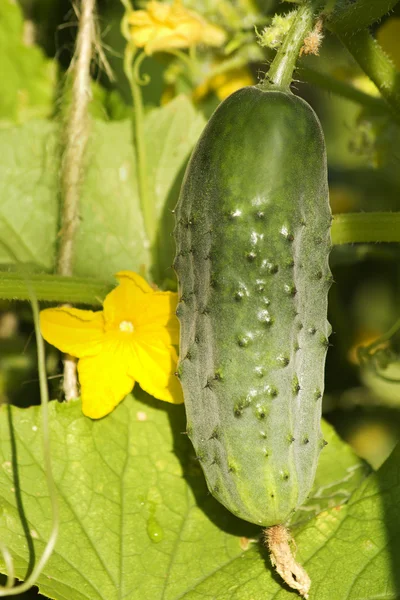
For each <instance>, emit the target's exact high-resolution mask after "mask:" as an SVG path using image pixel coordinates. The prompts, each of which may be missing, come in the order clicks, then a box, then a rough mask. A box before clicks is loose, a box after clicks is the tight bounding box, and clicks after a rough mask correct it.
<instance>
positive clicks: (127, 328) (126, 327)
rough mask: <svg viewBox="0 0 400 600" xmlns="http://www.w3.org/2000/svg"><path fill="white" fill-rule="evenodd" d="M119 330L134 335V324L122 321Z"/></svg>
mask: <svg viewBox="0 0 400 600" xmlns="http://www.w3.org/2000/svg"><path fill="white" fill-rule="evenodd" d="M119 328H120V330H121V331H127V332H128V333H132V331H134V330H135V328H134V326H133V324H132V323H131V322H130V321H121V323H120V324H119Z"/></svg>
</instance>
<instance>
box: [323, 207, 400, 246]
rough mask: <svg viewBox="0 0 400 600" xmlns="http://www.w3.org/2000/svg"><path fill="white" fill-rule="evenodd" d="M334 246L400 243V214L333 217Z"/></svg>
mask: <svg viewBox="0 0 400 600" xmlns="http://www.w3.org/2000/svg"><path fill="white" fill-rule="evenodd" d="M331 235H332V243H333V244H334V245H336V246H337V245H340V244H353V243H374V242H400V212H394V213H391V212H368V213H345V214H337V215H334V217H333V223H332V231H331Z"/></svg>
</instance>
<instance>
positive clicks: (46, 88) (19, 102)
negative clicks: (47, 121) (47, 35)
mask: <svg viewBox="0 0 400 600" xmlns="http://www.w3.org/2000/svg"><path fill="white" fill-rule="evenodd" d="M27 34H28V30H27V24H26V23H25V28H24V21H23V16H22V11H21V8H20V7H19V6H18V4H17V2H15V1H13V0H2V2H1V3H0V56H1V60H2V67H1V78H0V123H1V121H2V120H3V121H6V122H7V121H14V122H17V123H21V122H23V121H26V120H27V119H32V118H42V117H47V116H49V115H50V114H51V112H52V110H53V100H54V93H55V86H56V75H57V72H56V64H55V62H54V61H52V60H49V59H47V58H46V57H45V54H44V52H43V51H42V50H41V49H40V48H39V47H37V46H35V45H34V44H33V42H31V41H30V40H29V39H27V38H28V37H29V35H27ZM24 38H25V39H24Z"/></svg>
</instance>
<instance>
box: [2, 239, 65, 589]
mask: <svg viewBox="0 0 400 600" xmlns="http://www.w3.org/2000/svg"><path fill="white" fill-rule="evenodd" d="M0 243H1V244H2V245H3V246H4V247H5V248H6V249H7V251H8V252H9V253H10V255H11V256H12V257H13V258H14V260H15V262H19V261H18V259H17V257H16V256H15V255H14V253H13V252H12V251H11V249H10V248H8V247H7V246H6V245H5V244H4V243H3V242H0ZM22 277H23V278H24V280H25V284H26V287H27V289H28V293H29V298H30V302H31V306H32V313H33V321H34V326H35V334H36V346H37V354H38V372H39V383H40V404H41V409H42V410H41V413H42V432H43V441H42V446H43V457H44V471H45V474H46V483H47V489H48V492H49V497H50V504H51V521H52V525H51V532H50V536H49V539H48V541H47V543H46V546H45V549H44V551H43V554H42V556H41V557H40V560H39V561H38V562H37V564H36V565H35V567H34V569H33V570H32V573H31V574H30V575H29V577H28V578H27V579H26V580H25V581H24V582H23V583H22V584H21V585H18V586H17V587H12V586H13V585H14V583H15V575H14V572H15V569H14V563H13V559H12V556H11V554H10V552H9V550H8V548H7V547H6V546H5V545H4V544H3V543H1V542H0V552H1V554H2V557H3V560H4V563H5V565H6V568H7V571H8V575H7V581H6V584H5V586H0V597H4V596H16V595H18V594H21V593H22V592H26V591H27V590H29V589H30V588H31V587H32V586H33V585H35V584H36V582H37V580H38V578H39V576H40V574H41V573H42V571H43V569H44V566H45V564H46V563H47V561H48V560H49V558H50V556H51V554H52V553H53V550H54V547H55V545H56V541H57V537H58V530H59V524H60V518H59V512H58V502H57V492H56V487H55V483H54V479H53V474H52V468H51V458H50V433H49V414H48V403H49V392H48V388H47V374H46V360H45V351H44V342H43V338H42V335H41V333H40V325H39V304H38V301H37V299H36V296H35V293H34V291H33V289H32V286H31V284H30V282H29V280H28V278H27V277H26V276H25V275H24V274H23V273H22Z"/></svg>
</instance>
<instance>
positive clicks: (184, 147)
mask: <svg viewBox="0 0 400 600" xmlns="http://www.w3.org/2000/svg"><path fill="white" fill-rule="evenodd" d="M204 125H205V120H204V117H203V116H202V115H201V114H200V113H199V112H197V111H196V110H195V108H194V106H193V104H192V103H191V102H190V100H189V99H188V97H187V96H184V95H181V96H178V97H177V98H175V99H174V100H172V101H171V102H169V103H168V104H166V105H165V106H163V107H161V108H156V109H154V110H152V111H151V112H150V113H149V114H148V115H147V116H146V119H145V136H146V152H147V161H148V180H149V184H150V189H151V191H152V196H153V202H154V207H155V214H156V218H157V221H158V222H159V227H158V235H157V240H156V243H155V246H156V247H155V255H156V265H157V268H156V269H155V273H154V274H155V278H156V279H157V280H159V281H162V280H163V279H166V278H169V279H171V278H172V279H173V278H174V275H173V274H172V271H171V264H172V261H173V258H174V255H175V244H174V241H173V238H172V231H173V228H174V217H173V213H172V211H173V210H174V209H175V206H176V204H177V202H178V196H179V190H180V186H181V182H182V178H183V175H184V170H185V167H186V163H187V160H188V158H189V155H190V152H191V150H192V148H193V146H194V144H195V143H196V141H197V140H198V138H199V136H200V133H201V131H202V129H203V127H204Z"/></svg>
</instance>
